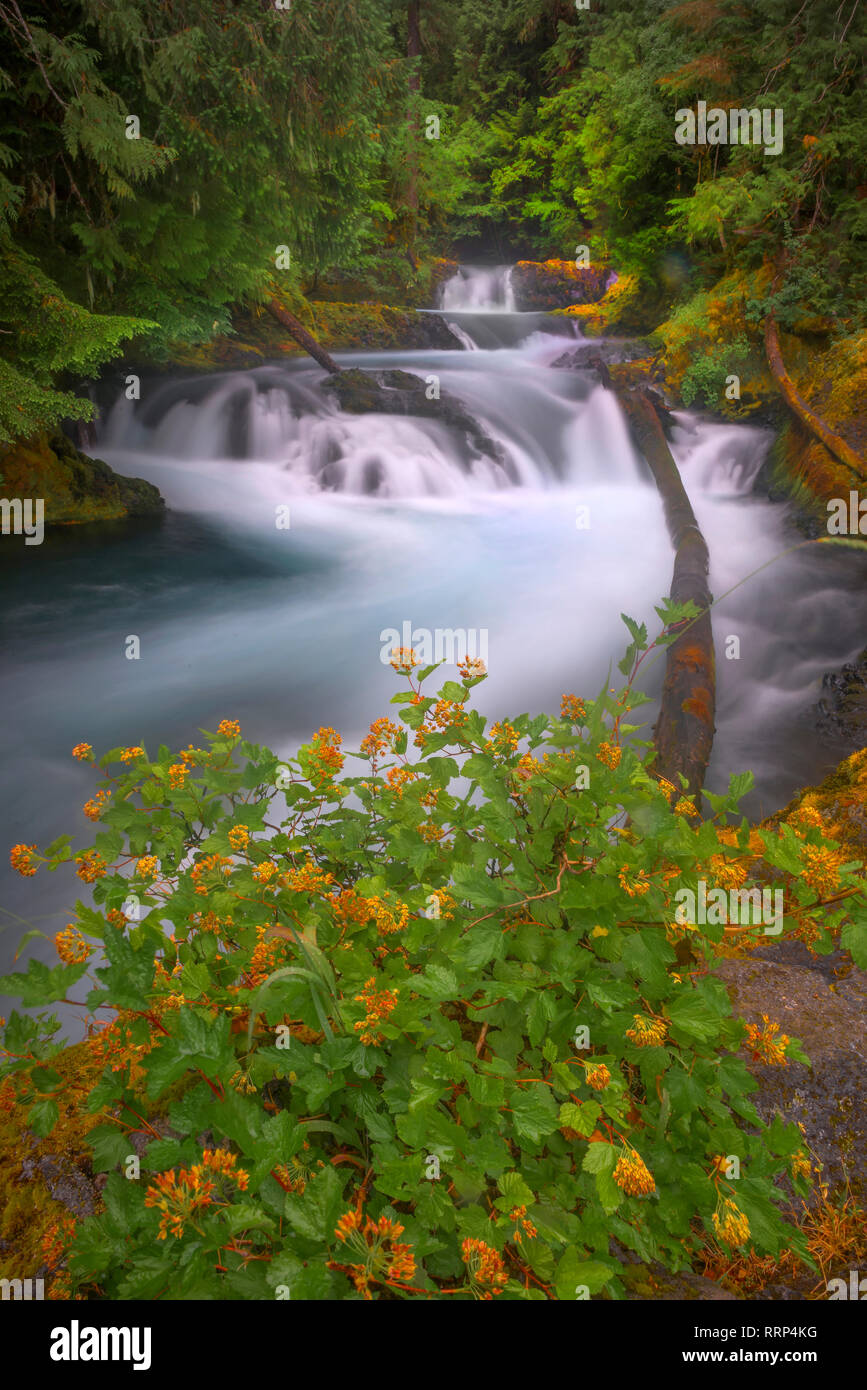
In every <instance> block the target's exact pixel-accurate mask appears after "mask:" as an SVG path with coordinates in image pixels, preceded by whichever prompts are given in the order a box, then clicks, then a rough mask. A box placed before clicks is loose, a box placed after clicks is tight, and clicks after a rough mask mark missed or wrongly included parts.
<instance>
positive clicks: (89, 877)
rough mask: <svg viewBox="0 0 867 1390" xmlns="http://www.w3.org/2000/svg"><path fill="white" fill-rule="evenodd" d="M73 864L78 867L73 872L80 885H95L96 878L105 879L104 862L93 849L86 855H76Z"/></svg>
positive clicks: (105, 868) (106, 870)
mask: <svg viewBox="0 0 867 1390" xmlns="http://www.w3.org/2000/svg"><path fill="white" fill-rule="evenodd" d="M75 862H76V864H77V865H78V868H77V869H76V870H75V872H76V873H77V874H78V877H79V878H80V879H81V881H82V883H96V880H97V879H98V878H105V876H106V874H107V873H108V868H107V866H106V862H105V860H104V859H103V857H102V855H101V854H97V852H96V850H95V849H89V850H88V851H87V853H86V854H77V855H76V856H75Z"/></svg>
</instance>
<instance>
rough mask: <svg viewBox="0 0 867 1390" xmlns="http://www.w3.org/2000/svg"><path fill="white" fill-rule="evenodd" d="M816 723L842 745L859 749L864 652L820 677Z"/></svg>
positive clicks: (866, 697)
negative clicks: (819, 695) (839, 668)
mask: <svg viewBox="0 0 867 1390" xmlns="http://www.w3.org/2000/svg"><path fill="white" fill-rule="evenodd" d="M818 714H819V718H818V726H819V730H820V732H821V733H823V734H824V735H825V736H826V737H830V738H835V739H840V740H842V742H843V744H844V746H845V745H848V746H849V747H850V748H863V747H864V745H865V743H867V652H862V653H861V655H860V656H859V658H858V660H857V661H853V662H849V663H847V665H845V666H844V667H843V668H842V670H840V671H830V672H828V674H827V675H825V676H824V677H823V679H822V695H821V698H820V700H819V704H818Z"/></svg>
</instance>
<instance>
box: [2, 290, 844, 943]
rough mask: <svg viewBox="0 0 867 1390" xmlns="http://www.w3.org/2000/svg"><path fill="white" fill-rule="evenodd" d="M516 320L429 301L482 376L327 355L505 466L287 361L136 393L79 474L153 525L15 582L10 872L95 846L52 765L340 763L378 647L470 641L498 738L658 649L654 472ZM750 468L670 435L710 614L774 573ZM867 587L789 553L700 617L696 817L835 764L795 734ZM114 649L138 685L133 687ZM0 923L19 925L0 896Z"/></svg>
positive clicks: (779, 800)
mask: <svg viewBox="0 0 867 1390" xmlns="http://www.w3.org/2000/svg"><path fill="white" fill-rule="evenodd" d="M507 293H508V291H507V277H506V276H505V275H504V274H503V273H502V270H501V269H498V270H484V271H482V270H479V271H472V272H468V271H466V268H465V271H464V272H463V273H462V274H461V276H460V277H456V280H455V281H452V282H451V283H450V285H449V286H447V293H446V296H445V298H447V299H448V300H449V303H450V305H453V306H454V307H450V308H448V309H444V310H443V312H445V313H446V316H447V317H450V316H451V315H452V314H454V315H456V316H459V317H460V319H461V322H462V324H463V327H464V330H465V331H466V333H467V334H468V336H469V337H470V338H471V339H472V341H473V342H474V344H475V345H476V350H475V351H472V352H460V351H420V352H404V353H378V354H377V353H352V354H343V355H338V361H339V363H340V364H341V365H345V366H348V365H353V366H361V367H401V368H403V369H405V370H409V371H413V372H415V373H417V374H418V375H419V376H421V377H422V378H430V377H431V376H433V377H436V378H438V379H439V384H440V387H441V390H442V393H443V397H445V396H446V393H448V394H449V395H451V396H454V397H456V398H458V399H459V400H460V401H462V402H463V403H464V405H465V406H466V408H467V409H468V410H469V412H470V413H471V414H472V415H474V416H475V418H476V419H477V420H478V421H479V422H480V424H481V425H482V427H483V428H484V429H485V431H486V432H487V434H488V435H489V436H490V437H491V438H492V439H493V440H495V441H496V443H497V445H498V446H499V448H500V449H501V450H502V455H503V458H504V459H505V460H506V464H505V465H501V464H496V463H494V462H493V461H492V460H491V459H487V458H482V457H479V456H478V455H477V454H475V453H474V451H473V448H472V447H471V446H470V444H469V442H468V441H467V439H465V438H462V437H461V436H460V434H459V432H457V431H456V430H455V429H453V428H451V427H449V426H447V425H446V424H445V423H443V422H442V421H440V420H437V419H420V418H403V417H395V416H390V415H389V416H387V415H379V414H369V415H351V414H347V413H346V412H344V411H343V410H341V409H339V408H338V407H337V405H336V404H335V402H334V400H333V398H331V397H330V396H329V395H328V394H327V393H325V392H323V391H322V389H321V384H322V380H323V376H322V372H321V370H320V369H319V368H318V367H316V366H314V365H313V364H312V363H311V364H309V365H308V363H307V362H306V361H291V362H288V363H286V362H284V363H280V364H276V365H270V366H265V367H261V368H257V369H255V370H252V371H246V372H230V373H224V374H220V375H211V376H196V377H193V378H188V379H184V378H182V377H180V376H178V377H174V378H171V379H169V380H165V379H161V380H160V381H159V382H154V383H148V382H147V381H146V380H145V381H143V390H142V399H141V401H139V402H130V401H127V400H126V399H125V398H124V399H122V400H120V401H119V402H118V403H117V404H116V405H115V406H114V407H113V408H112V409H111V410H110V411H109V412H108V413H107V415H106V417H105V419H104V421H103V423H102V425H101V429H100V433H99V438H98V440H97V442H96V444H95V445H94V448H93V453H94V454H95V455H96V456H98V457H102V458H105V459H106V461H107V462H109V463H110V464H111V465H112V466H113V467H115V468H116V469H118V471H120V472H122V473H126V474H129V475H131V476H137V477H144V478H147V479H148V480H149V481H151V482H153V483H155V484H156V485H157V486H158V487H159V488H160V490H161V491H162V493H163V496H164V497H165V498H166V501H167V503H168V506H169V509H170V511H169V514H168V516H167V518H166V520H165V521H164V523H162V524H161V525H159V526H157V527H151V528H148V527H144V528H138V529H136V528H133V529H130V530H127V531H124V532H123V534H119V535H117V536H115V535H112V534H111V533H110V531H108V530H107V531H106V532H104V533H100V534H99V535H96V536H93V537H87V538H86V540H85V539H84V538H82V539H81V540H79V539H78V538H77V537H76V536H74V535H71V534H69V535H65V536H63V537H60V538H58V539H57V541H56V542H55V541H52V540H51V539H50V538H47V543H46V544H45V545H44V547H42V553H41V554H40V563H39V566H32V567H29V568H28V570H27V574H26V582H25V580H24V579H23V578H22V579H19V578H18V575H19V573H23V572H22V571H15V572H13V573H12V574H11V575H10V576H9V580H10V582H9V583H8V584H7V602H6V605H5V615H6V622H7V628H8V629H9V637H8V639H7V641H8V648H9V650H11V651H14V652H15V653H16V662H15V663H14V664H13V663H7V666H6V669H5V670H4V671H3V673H2V675H0V700H2V701H3V704H4V707H5V708H9V709H14V710H15V711H16V712H17V714H16V724H15V743H14V746H9V747H7V750H6V753H5V761H4V768H5V772H6V777H7V796H6V798H5V810H4V811H3V812H2V813H0V814H3V815H5V818H6V826H5V830H6V839H7V841H8V842H9V843H10V844H11V843H14V842H15V841H23V842H24V843H31V842H33V841H36V840H39V841H40V842H43V843H44V842H45V841H46V840H48V839H50V838H51V837H52V835H55V834H59V833H61V832H63V831H65V830H70V829H78V830H79V831H80V832H81V833H82V834H84V833H86V831H87V826H86V823H85V822H84V820H83V817H81V815H80V812H79V808H80V806H81V805H82V804H83V802H84V801H85V800H86V799H87V796H88V795H90V791H89V782H88V774H87V770H86V769H84V768H81V767H80V766H79V765H77V764H71V763H70V758H69V750H70V748H71V747H72V746H73V745H74V744H75V743H76V742H79V741H81V740H87V741H89V742H91V743H93V744H94V746H95V747H97V748H99V749H104V748H108V747H112V746H117V745H122V744H131V743H141V744H143V745H145V746H146V747H148V748H153V749H156V747H157V746H158V744H159V743H160V742H164V743H170V744H172V746H175V747H180V746H184V745H185V744H187V743H189V742H190V741H191V739H192V740H194V741H195V738H196V730H197V729H198V728H202V727H204V728H215V727H216V723H217V722H218V721H219V719H221V718H224V717H233V718H238V719H240V720H241V722H242V725H243V726H244V728H245V732H246V731H249V733H250V736H251V737H252V738H254V739H255V740H256V741H257V742H267V743H269V744H270V746H272V747H274V748H275V749H276V750H277V751H278V752H280V753H283V754H286V753H289V752H290V751H291V750H292V749H293V748H295V747H297V745H298V744H299V743H300V742H301V741H302V740H304V739H306V738H309V736H310V734H311V732H312V731H313V730H315V729H316V728H317V727H318V726H319V725H323V724H324V725H331V726H332V727H334V728H336V729H338V730H340V732H341V733H342V735H343V738H344V744H345V746H346V747H347V748H350V749H351V748H353V747H357V746H358V742H359V741H360V739H361V738H362V737H363V735H364V734H365V732H366V731H367V726H368V724H369V723H370V721H371V720H372V719H374V718H376V717H377V716H379V715H381V714H382V713H383V712H384V711H386V710H387V709H388V704H389V700H390V697H391V695H392V694H393V693H394V691H395V689H396V688H397V687H396V677H395V675H394V673H393V671H392V670H391V669H390V667H389V666H388V663H387V658H386V659H385V660H383V658H382V650H383V645H384V638H383V636H382V634H383V633H386V632H387V631H388V630H389V629H393V630H397V631H398V632H400V631H402V629H403V624H404V623H407V622H408V623H409V624H411V627H412V629H413V630H425V631H428V632H431V633H435V632H436V631H437V630H440V631H443V630H448V631H461V632H473V633H475V634H480V633H484V634H485V639H486V643H487V649H488V653H489V666H490V677H489V680H488V682H487V683H486V685H485V686H484V687H483V688H482V690H481V692H480V694H481V697H482V700H481V702H482V703H483V704H484V708H485V712H486V713H488V714H490V716H491V717H493V718H498V717H502V716H503V715H506V714H516V713H519V712H520V711H522V710H529V711H537V710H544V709H547V710H556V709H557V708H559V700H560V696H561V694H562V693H563V692H565V691H574V692H576V693H578V694H583V695H591V696H592V695H594V694H596V693H597V692H598V690H599V689H600V687H601V686H602V684H603V682H604V681H605V680H606V677H607V676H608V673H609V670H610V667H611V663H612V661H614V662H616V661H617V659H618V657H619V655H620V654H621V652H622V650H623V649H624V648H625V646H626V642H627V640H628V639H627V637H626V632H625V629H624V627H623V625H622V622H621V619H620V614H621V613H628V614H630V615H631V616H633V617H635V618H637V619H639V620H643V621H645V622H647V624H648V627H649V630H650V631H651V632H653V631H655V630H656V629H657V627H658V621H657V618H656V616H655V614H654V612H653V608H654V605H655V604H656V603H658V602H659V601H660V599H661V598H662V596H663V595H665V594H666V593H667V592H668V588H669V585H670V582H671V570H672V559H673V557H672V550H671V544H670V541H669V537H668V533H667V530H666V526H665V521H664V517H663V512H662V506H661V503H660V499H659V496H658V494H657V491H656V488H655V487H654V485H653V483H652V480H651V478H650V476H649V473H648V470H647V468H646V466H645V464H644V462H643V460H642V459H641V458H640V457H638V455H637V454H636V452H635V450H634V448H633V446H632V443H631V441H630V438H629V435H628V432H627V429H626V426H625V423H624V420H623V418H622V416H621V412H620V409H619V406H618V405H617V402H616V399H615V398H614V397H613V396H612V395H611V394H610V393H607V392H606V391H604V390H603V388H602V387H601V386H599V385H598V383H597V381H596V378H595V376H594V375H593V373H592V372H589V371H575V370H563V369H559V368H555V367H553V365H552V363H553V362H554V361H555V359H556V358H557V357H558V356H560V355H561V354H562V353H563V349H564V346H565V344H564V338H563V336H562V328H561V324H560V323H559V322H555V321H552V320H550V319H546V318H545V316H544V315H538V314H517V313H514V312H510V311H509V310H508V308H507ZM491 324H494V325H496V326H497V328H496V332H495V333H492V334H491V336H490V337H489V338H488V339H487V340H486V338H485V333H486V331H487V330H486V327H485V326H486V325H488V326H490V325H491ZM566 325H567V331H568V333H569V334H570V335H571V334H573V332H574V330H573V328H572V325H571V324H569V322H568V320H567V321H566ZM552 329H553V330H555V331H552ZM770 442H771V435H770V433H769V432H768V431H766V430H762V429H758V428H754V427H747V426H742V425H729V424H720V423H712V422H709V421H708V420H707V419H703V418H701V417H700V416H699V415H697V414H695V413H692V412H682V413H680V414H679V415H678V416H677V427H676V429H675V431H674V435H673V441H672V448H673V452H674V454H675V456H676V458H677V460H678V463H679V465H680V467H681V470H682V474H683V478H684V483H685V486H686V488H687V491H688V492H689V494H690V497H691V499H692V502H693V505H694V508H695V511H696V514H697V517H698V520H699V523H700V525H701V527H702V529H703V531H704V534H705V536H706V538H707V541H708V545H709V547H710V553H711V587H712V589H713V591H714V593H715V594H717V595H719V594H722V593H723V592H724V591H725V590H726V589H728V588H730V587H731V586H732V585H734V584H736V583H737V582H738V581H739V580H740V579H742V578H743V577H744V576H745V575H747V574H748V573H749V572H750V571H752V570H755V569H757V568H758V567H759V566H760V565H762V564H763V563H764V562H765V561H767V560H769V559H771V557H772V556H774V555H777V554H779V553H780V552H782V551H784V550H785V549H786V547H787V546H791V545H792V543H793V537H792V535H791V532H790V531H788V530H787V528H786V524H785V512H784V508H783V507H781V506H779V505H771V504H770V503H769V502H767V501H766V500H763V499H762V498H760V497H759V496H757V495H755V494H754V493H753V492H752V490H751V489H752V483H753V480H754V478H755V474H756V472H757V470H758V469H759V467H760V466H761V463H762V461H763V459H764V457H765V455H766V453H767V449H768V447H769V444H770ZM74 529H76V530H77V529H78V528H74ZM794 539H795V540H796V539H797V537H795V538H794ZM864 578H865V575H864V562H863V561H862V560H861V558H860V556H857V555H853V553H852V552H850V551H838V552H829V550H828V548H827V547H822V548H821V550H818V551H808V552H804V551H797V552H795V553H794V554H790V555H787V556H785V557H784V558H783V559H780V560H779V561H778V562H777V563H775V564H773V565H771V566H770V567H769V568H768V569H766V570H764V571H763V572H762V573H761V574H759V575H758V576H757V577H756V578H754V579H752V580H750V581H749V583H748V584H746V585H744V586H742V587H741V588H739V589H737V590H736V591H735V592H734V593H733V594H731V595H729V596H728V597H727V598H724V599H723V600H722V601H721V602H720V604H719V605H718V607H717V608H716V609H715V610H714V633H715V638H716V645H717V672H718V715H717V736H716V741H715V745H714V755H713V760H712V763H711V767H710V769H709V774H708V786H709V788H710V789H711V790H720V789H722V787H723V785H724V784H725V781H726V780H727V777H728V774H729V773H730V772H732V771H737V770H740V769H742V768H747V767H749V768H752V769H753V770H754V771H755V773H756V778H757V790H756V792H755V793H754V794H753V796H752V800H751V801H750V802H748V803H746V804H747V809H748V810H749V811H750V812H751V813H752V814H761V813H767V812H768V811H770V810H772V809H774V808H775V807H777V806H779V805H781V804H783V802H784V801H785V800H786V798H787V797H788V796H789V795H790V794H791V793H792V791H793V790H794V789H795V788H796V787H797V786H801V785H804V784H805V783H808V782H810V781H811V780H815V777H816V776H817V775H818V774H819V773H821V771H822V769H823V767H824V766H826V765H827V764H828V763H829V762H830V761H831V760H832V758H833V756H834V754H833V750H830V751H829V750H828V749H827V748H820V747H819V746H818V745H817V742H816V736H815V733H814V725H813V722H812V716H811V714H810V709H811V706H812V705H813V704H815V701H816V699H817V698H818V695H819V686H820V681H821V677H822V675H823V673H824V672H825V671H827V670H830V669H833V668H834V667H839V666H840V665H842V664H843V663H844V662H845V661H848V660H851V659H853V657H854V656H855V655H856V654H857V653H858V652H859V651H860V649H861V647H862V646H863V637H862V633H863V630H864V625H865V617H867V612H865V608H867V604H865V599H864V597H863V595H864V592H865V589H867V586H865V584H864ZM18 584H21V586H22V587H21V590H20V593H19V592H17V591H16V585H18ZM130 634H136V635H137V636H139V638H140V642H141V659H140V660H136V661H127V660H126V659H125V656H124V644H125V642H126V639H127V637H128V636H129V635H130ZM732 637H736V638H737V642H738V645H739V651H738V654H737V656H735V657H732V658H731V659H729V655H728V651H729V648H730V647H731V645H732V644H731V642H730V640H729V639H730V638H732ZM459 654H460V653H459ZM662 667H663V663H662V661H661V660H660V661H659V662H657V663H656V666H655V668H654V669H653V671H651V673H650V675H649V678H648V680H649V689H650V693H653V692H654V690H655V689H657V688H658V681H659V678H660V676H661V673H662ZM453 674H454V672H453V671H451V670H449V669H448V667H446V668H444V671H443V676H444V678H449V677H450V676H452V675H453ZM612 683H613V680H612ZM647 710H648V711H649V713H648V714H647V716H646V717H647V725H648V729H647V733H648V736H649V726H650V725H651V724H652V720H653V709H652V707H651V706H648V707H647ZM78 821H80V824H77V822H78ZM59 877H60V876H59V875H58V880H59ZM25 888H26V885H25ZM42 891H43V898H42V900H41V906H40V911H41V912H43V913H45V914H48V915H50V914H52V913H54V912H55V911H56V912H58V913H60V912H61V910H62V908H63V906H64V905H65V904H66V896H67V895H68V894H67V886H66V885H63V884H60V883H59V882H57V883H55V882H53V881H51V880H49V881H48V882H47V883H46V884H45V885H44V886H43V890H42ZM6 902H7V904H8V908H9V909H10V910H11V911H13V912H19V913H21V914H22V915H24V916H27V915H28V914H29V913H31V912H32V901H31V900H30V899H28V898H27V897H26V894H25V892H24V891H23V890H22V885H21V883H20V881H19V880H17V878H14V879H12V880H10V883H9V889H8V892H7V893H6ZM65 920H66V919H65V918H62V920H60V919H59V925H60V926H62V925H63V923H64V922H65ZM46 930H47V928H46ZM52 930H54V928H52ZM9 935H10V934H9V933H7V939H8V938H9ZM10 949H11V947H10ZM5 968H10V967H9V965H8V963H6V965H5Z"/></svg>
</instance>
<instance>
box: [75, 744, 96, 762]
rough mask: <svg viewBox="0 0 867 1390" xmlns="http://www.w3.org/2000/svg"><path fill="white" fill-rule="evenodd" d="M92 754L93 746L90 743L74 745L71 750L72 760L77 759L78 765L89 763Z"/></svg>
mask: <svg viewBox="0 0 867 1390" xmlns="http://www.w3.org/2000/svg"><path fill="white" fill-rule="evenodd" d="M92 754H93V745H92V744H90V743H76V745H75V747H74V748H73V750H72V756H73V758H77V759H78V761H79V762H80V763H86V762H90V759H91V756H92Z"/></svg>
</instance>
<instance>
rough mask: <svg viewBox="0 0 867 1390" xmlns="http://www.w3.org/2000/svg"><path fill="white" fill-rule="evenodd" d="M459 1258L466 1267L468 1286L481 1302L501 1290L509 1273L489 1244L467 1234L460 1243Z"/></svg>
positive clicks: (507, 1279)
mask: <svg viewBox="0 0 867 1390" xmlns="http://www.w3.org/2000/svg"><path fill="white" fill-rule="evenodd" d="M461 1259H462V1260H463V1262H464V1264H465V1265H466V1267H467V1274H468V1276H469V1280H470V1286H471V1287H472V1290H473V1293H474V1294H475V1296H476V1298H478V1299H480V1300H481V1301H482V1302H485V1301H490V1300H491V1299H492V1298H495V1297H496V1296H497V1294H501V1293H502V1292H503V1289H504V1288H505V1287H506V1284H507V1283H508V1282H509V1275H508V1273H507V1271H506V1266H505V1265H504V1264H503V1261H502V1259H501V1258H500V1256H499V1255H498V1254H497V1252H496V1250H494V1249H492V1247H491V1246H490V1245H486V1244H485V1242H484V1241H483V1240H472V1239H470V1237H469V1236H468V1237H467V1239H466V1240H465V1241H464V1242H463V1244H462V1245H461Z"/></svg>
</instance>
